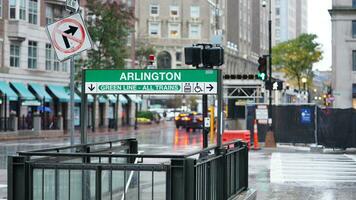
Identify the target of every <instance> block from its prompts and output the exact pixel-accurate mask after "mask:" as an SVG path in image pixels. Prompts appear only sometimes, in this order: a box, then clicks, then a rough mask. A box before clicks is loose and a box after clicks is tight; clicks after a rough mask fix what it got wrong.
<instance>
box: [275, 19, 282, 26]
mask: <svg viewBox="0 0 356 200" xmlns="http://www.w3.org/2000/svg"><path fill="white" fill-rule="evenodd" d="M276 26H277V27H280V26H281V20H280V19H276Z"/></svg>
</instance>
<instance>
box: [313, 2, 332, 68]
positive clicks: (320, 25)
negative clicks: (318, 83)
mask: <svg viewBox="0 0 356 200" xmlns="http://www.w3.org/2000/svg"><path fill="white" fill-rule="evenodd" d="M330 8H331V0H308V18H309V20H308V31H309V33H314V34H317V35H318V38H319V39H318V42H319V43H321V44H322V50H323V51H324V55H323V57H324V59H323V60H322V61H320V62H319V63H317V64H315V65H314V68H315V69H319V70H328V69H331V21H330V15H329V12H328V10H329V9H330Z"/></svg>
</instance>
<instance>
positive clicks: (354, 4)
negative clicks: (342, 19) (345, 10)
mask: <svg viewBox="0 0 356 200" xmlns="http://www.w3.org/2000/svg"><path fill="white" fill-rule="evenodd" d="M352 7H353V8H356V0H352Z"/></svg>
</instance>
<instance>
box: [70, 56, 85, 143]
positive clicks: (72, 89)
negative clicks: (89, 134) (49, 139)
mask: <svg viewBox="0 0 356 200" xmlns="http://www.w3.org/2000/svg"><path fill="white" fill-rule="evenodd" d="M74 64H75V63H74V56H72V57H71V58H70V101H69V107H70V108H69V109H70V123H69V133H70V145H71V146H72V145H74V106H75V105H74V70H75V67H74ZM83 92H84V90H82V93H83Z"/></svg>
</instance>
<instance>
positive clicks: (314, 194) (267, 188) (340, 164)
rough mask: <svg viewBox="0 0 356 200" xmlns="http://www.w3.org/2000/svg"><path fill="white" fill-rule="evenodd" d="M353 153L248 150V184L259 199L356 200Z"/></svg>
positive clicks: (292, 149) (294, 149)
mask: <svg viewBox="0 0 356 200" xmlns="http://www.w3.org/2000/svg"><path fill="white" fill-rule="evenodd" d="M353 153H354V152H351V153H348V152H346V153H344V152H342V153H335V152H329V153H323V154H316V153H310V152H309V148H295V147H287V148H277V149H274V150H272V149H264V150H261V151H257V152H256V151H255V152H254V151H251V152H250V155H249V156H250V160H249V162H250V163H249V166H250V168H249V170H250V173H249V177H250V179H249V181H250V182H249V185H250V187H252V188H254V189H256V190H257V199H259V200H279V199H288V200H351V199H356V178H355V173H354V172H355V168H356V162H355V160H354V158H353V157H354V154H353Z"/></svg>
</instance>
